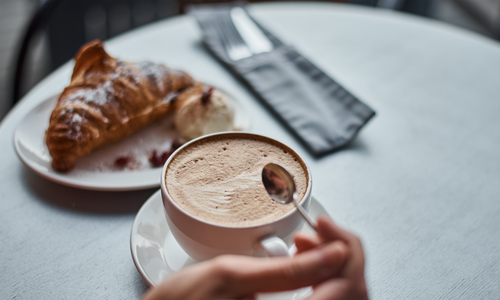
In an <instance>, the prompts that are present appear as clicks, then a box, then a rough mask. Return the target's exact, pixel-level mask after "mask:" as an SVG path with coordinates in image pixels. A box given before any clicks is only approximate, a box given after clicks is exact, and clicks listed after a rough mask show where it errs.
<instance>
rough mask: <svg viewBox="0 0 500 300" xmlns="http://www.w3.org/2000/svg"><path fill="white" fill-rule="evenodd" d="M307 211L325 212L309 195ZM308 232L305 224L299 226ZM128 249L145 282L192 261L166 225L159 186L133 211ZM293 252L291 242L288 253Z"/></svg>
mask: <svg viewBox="0 0 500 300" xmlns="http://www.w3.org/2000/svg"><path fill="white" fill-rule="evenodd" d="M309 214H310V216H311V217H312V218H314V219H316V218H317V217H318V216H319V215H326V214H328V213H327V212H326V210H325V209H324V208H323V206H322V205H321V204H320V203H319V202H318V201H317V200H316V199H314V198H312V201H311V206H310V207H309ZM303 230H304V231H305V232H310V233H312V232H313V230H312V229H311V228H309V227H308V226H305V227H304V229H303ZM130 250H131V252H132V258H133V260H134V263H135V266H136V267H137V270H138V271H139V273H140V274H141V276H142V278H144V280H145V281H146V282H147V283H148V285H149V286H156V285H158V284H159V283H160V282H161V281H162V280H163V279H165V278H166V277H168V276H170V275H172V274H174V273H175V272H177V271H179V270H181V269H183V268H185V267H187V266H189V265H192V264H194V263H196V262H195V261H194V260H193V259H192V258H191V257H189V256H188V255H187V254H186V252H184V250H182V248H181V246H179V244H178V243H177V241H176V240H175V238H174V237H173V236H172V234H171V233H170V229H169V228H168V224H167V220H166V216H165V210H164V208H163V202H162V199H161V190H159V191H157V192H156V193H154V194H153V195H152V196H151V197H150V198H149V199H148V200H147V201H146V202H145V203H144V204H143V205H142V207H141V209H140V210H139V212H138V213H137V215H136V217H135V221H134V225H133V226H132V233H131V235H130ZM294 252H295V246H294V247H292V249H290V253H294ZM309 293H310V289H309V288H305V289H300V290H296V291H290V292H284V293H272V294H265V295H264V294H262V295H259V299H262V300H263V299H266V300H285V299H286V300H291V299H302V298H304V297H305V296H307V295H308V294H309Z"/></svg>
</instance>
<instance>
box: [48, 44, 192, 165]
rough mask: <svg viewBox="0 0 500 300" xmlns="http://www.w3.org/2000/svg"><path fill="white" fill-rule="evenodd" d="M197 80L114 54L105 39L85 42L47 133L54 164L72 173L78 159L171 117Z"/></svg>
mask: <svg viewBox="0 0 500 300" xmlns="http://www.w3.org/2000/svg"><path fill="white" fill-rule="evenodd" d="M193 84H194V80H193V79H192V78H191V76H189V75H188V74H187V73H185V72H182V71H176V70H171V69H169V68H167V67H166V66H164V65H162V64H155V63H151V62H143V63H137V64H134V63H130V62H124V61H121V60H118V59H116V58H113V57H111V56H109V55H108V54H107V53H106V51H105V50H104V48H103V44H102V42H101V41H97V40H96V41H93V42H90V43H88V44H86V45H84V46H83V47H82V48H81V49H80V51H79V52H78V53H77V55H76V57H75V67H74V70H73V75H72V77H71V83H70V84H69V86H67V87H66V88H65V89H64V91H63V92H62V94H61V96H60V97H59V99H58V102H57V105H56V107H55V109H54V110H53V112H52V115H51V116H50V124H49V128H48V129H47V131H46V136H45V141H46V144H47V147H48V150H49V153H50V155H51V156H52V167H53V168H54V169H55V170H56V171H59V172H67V171H69V170H71V169H72V168H74V166H75V164H76V160H77V159H78V158H80V157H82V156H84V155H87V154H89V153H90V152H91V151H93V150H95V149H97V148H99V147H102V146H104V145H106V144H108V143H112V142H116V141H118V140H121V139H123V138H124V137H126V136H128V135H130V134H131V133H133V132H135V131H137V130H139V129H141V128H143V127H145V126H147V125H148V124H150V123H152V122H154V121H155V120H158V119H160V118H162V117H164V116H166V115H167V114H168V113H169V112H170V111H171V110H172V109H173V108H172V107H173V105H172V103H173V100H174V99H175V98H176V96H177V95H178V93H179V92H182V91H183V90H184V89H186V88H188V87H190V86H192V85H193Z"/></svg>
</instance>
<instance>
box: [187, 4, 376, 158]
mask: <svg viewBox="0 0 500 300" xmlns="http://www.w3.org/2000/svg"><path fill="white" fill-rule="evenodd" d="M235 6H240V7H242V8H243V9H244V4H242V3H241V2H237V3H230V4H227V3H225V4H204V5H191V6H190V7H189V8H188V12H189V14H191V15H193V16H194V17H195V18H196V20H197V21H198V24H199V26H200V28H201V31H202V35H203V42H204V45H205V46H206V48H207V49H208V50H209V51H210V52H211V53H212V54H213V55H214V56H215V57H216V58H217V59H218V60H219V61H220V62H221V63H222V64H223V65H225V66H226V67H227V68H228V69H229V70H231V71H232V73H233V74H234V75H235V76H236V77H237V78H239V79H240V80H241V81H242V82H243V83H244V84H245V85H246V86H247V87H248V88H249V89H250V90H251V91H252V92H253V94H254V95H256V96H257V98H258V99H260V100H261V101H262V103H264V105H265V106H266V107H267V108H268V109H269V110H270V111H271V112H272V113H273V114H274V115H275V116H276V117H277V119H278V120H280V121H281V123H282V124H283V125H284V126H285V127H286V128H288V129H289V130H290V132H291V133H292V134H293V135H294V136H295V137H297V138H298V139H299V141H300V142H301V143H302V144H303V145H304V146H305V147H306V148H307V149H308V150H309V152H310V153H311V154H313V155H314V156H322V155H324V154H327V153H330V152H332V151H335V150H337V149H339V148H341V147H343V146H345V145H347V144H348V143H349V142H351V141H352V140H353V139H354V138H355V137H356V135H357V133H358V132H359V130H360V129H361V128H362V127H363V126H364V125H365V124H366V123H367V122H368V121H369V120H370V119H371V118H372V117H373V116H374V115H375V112H374V111H373V110H372V109H371V108H370V107H369V106H367V105H366V104H364V103H363V102H361V101H360V100H359V99H358V98H357V97H356V96H354V95H353V94H352V93H350V92H349V91H348V90H346V89H345V88H344V87H342V86H341V85H340V84H339V83H338V82H336V81H335V80H334V79H332V78H331V77H330V76H328V75H327V74H325V73H324V72H323V71H322V70H321V69H320V68H318V67H317V66H316V65H314V64H313V63H312V62H310V61H309V60H308V59H307V58H306V57H304V56H303V55H302V54H300V53H299V52H298V51H297V50H296V49H295V48H294V47H293V46H290V45H285V44H284V43H282V42H281V41H280V40H279V39H278V38H277V37H276V36H274V35H273V34H271V33H270V32H269V31H268V30H267V29H265V28H264V27H262V26H261V25H260V24H258V22H256V21H255V19H253V18H252V20H253V21H254V22H255V23H256V24H257V26H258V27H259V28H260V29H261V30H262V32H263V33H264V34H265V35H266V36H267V37H268V39H269V40H270V41H271V43H272V44H273V49H272V50H271V51H269V52H263V53H259V54H253V55H251V56H249V57H246V58H243V59H239V60H232V59H231V58H230V56H229V55H228V53H226V47H225V46H224V37H223V33H222V31H221V30H220V25H218V24H220V23H218V20H220V18H229V15H230V11H231V9H232V8H233V7H235ZM233 34H234V32H233Z"/></svg>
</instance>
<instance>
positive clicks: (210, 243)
mask: <svg viewBox="0 0 500 300" xmlns="http://www.w3.org/2000/svg"><path fill="white" fill-rule="evenodd" d="M217 137H224V138H241V137H243V138H250V139H257V140H261V141H265V142H269V143H271V144H274V145H279V146H281V147H282V148H284V149H286V150H287V151H289V152H290V153H292V154H293V155H295V156H296V157H297V158H298V159H300V160H301V161H302V165H303V166H304V168H305V171H306V173H307V177H308V183H307V190H306V193H305V195H304V198H303V199H302V201H300V205H302V207H303V208H305V209H306V210H308V209H309V205H310V203H311V190H312V177H311V172H310V170H309V167H308V166H307V165H306V163H305V162H304V161H303V160H302V158H300V156H299V155H298V154H297V153H296V152H295V151H293V150H292V149H291V148H289V147H288V146H286V145H284V144H282V143H280V142H278V141H276V140H273V139H271V138H268V137H265V136H261V135H256V134H251V133H241V132H225V133H216V134H211V135H206V136H203V137H200V138H197V139H194V140H192V141H190V142H188V143H186V144H184V145H183V146H182V147H180V148H179V149H177V150H176V151H175V152H174V153H173V154H172V155H171V156H170V158H169V159H168V160H167V162H166V163H165V165H164V166H163V171H162V173H161V193H162V199H163V206H164V208H165V212H166V216H167V222H168V226H169V227H170V230H171V231H172V234H173V235H174V237H175V239H176V240H177V242H178V243H179V245H180V246H181V247H182V249H183V250H184V251H185V252H186V253H187V254H188V255H189V256H191V257H192V258H193V259H195V260H198V261H202V260H207V259H210V258H213V257H215V256H218V255H222V254H239V255H248V256H264V255H265V254H267V255H268V256H286V255H288V250H289V248H290V246H291V245H292V243H293V235H294V233H295V232H296V231H297V230H299V229H300V228H301V226H302V225H303V219H302V217H301V216H300V214H299V212H298V211H297V208H293V209H292V210H291V211H290V212H288V213H287V214H285V215H283V216H281V217H279V218H277V219H275V220H273V221H270V222H266V223H262V224H258V225H251V226H238V227H236V226H227V225H220V224H216V223H213V222H209V221H205V220H202V219H200V218H198V217H195V216H193V215H191V214H189V213H187V212H186V211H184V210H183V209H182V208H180V207H179V206H178V205H177V203H176V202H175V201H174V200H173V199H172V197H171V196H170V194H169V193H168V190H167V187H166V183H165V176H166V171H167V169H168V166H169V164H170V163H171V162H172V161H173V160H175V157H176V156H177V154H179V153H180V152H182V151H183V149H184V148H186V147H188V146H189V145H190V144H191V143H195V142H197V141H199V140H206V139H212V138H217Z"/></svg>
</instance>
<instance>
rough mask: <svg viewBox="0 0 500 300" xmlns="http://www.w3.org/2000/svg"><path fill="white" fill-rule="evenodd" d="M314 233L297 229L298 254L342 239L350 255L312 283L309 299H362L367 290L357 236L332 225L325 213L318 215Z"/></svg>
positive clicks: (361, 253) (360, 248) (363, 264)
mask: <svg viewBox="0 0 500 300" xmlns="http://www.w3.org/2000/svg"><path fill="white" fill-rule="evenodd" d="M317 224H318V225H317V228H316V229H317V232H318V234H317V235H316V236H313V235H307V234H304V233H298V234H297V235H295V246H296V247H297V253H298V255H302V254H305V253H307V252H309V251H316V249H318V247H323V246H324V245H329V244H330V243H332V242H338V241H343V242H344V243H346V245H347V247H348V249H349V256H348V258H347V260H346V263H345V264H344V265H343V266H342V268H341V270H340V272H338V273H337V274H336V275H335V276H333V277H331V278H329V279H327V280H325V281H323V282H321V283H320V284H318V285H316V286H315V287H314V293H313V294H312V295H311V296H310V297H309V298H307V299H308V300H347V299H352V300H365V299H368V292H367V289H366V283H365V274H364V267H365V259H364V254H363V247H362V245H361V241H360V240H359V238H358V237H357V236H356V235H354V234H352V233H350V232H349V231H347V230H345V229H342V228H340V227H338V226H337V225H335V224H334V223H333V222H332V221H331V220H329V219H328V218H326V217H319V218H318V222H317Z"/></svg>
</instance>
